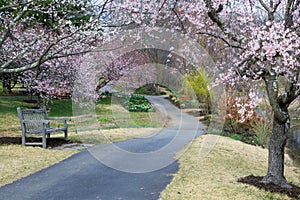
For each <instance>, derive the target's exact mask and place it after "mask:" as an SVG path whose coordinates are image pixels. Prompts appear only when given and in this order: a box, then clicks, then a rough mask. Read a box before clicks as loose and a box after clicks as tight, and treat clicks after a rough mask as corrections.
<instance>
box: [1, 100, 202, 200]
mask: <svg viewBox="0 0 300 200" xmlns="http://www.w3.org/2000/svg"><path fill="white" fill-rule="evenodd" d="M147 98H148V99H149V100H150V101H151V102H152V103H153V104H155V105H156V107H157V108H158V109H161V111H162V112H164V113H165V114H166V115H168V116H169V117H170V118H171V124H170V125H169V126H168V127H167V128H164V129H162V130H161V131H160V132H158V133H156V134H153V135H152V136H149V137H144V138H137V139H130V140H126V141H122V142H118V143H114V144H106V145H97V146H95V147H93V148H90V149H88V150H84V151H81V152H79V153H78V154H76V155H73V156H72V157H70V158H68V159H66V160H64V161H62V162H60V163H58V164H56V165H53V166H51V167H49V168H47V169H44V170H42V171H40V172H38V173H35V174H33V175H30V176H28V177H25V178H23V179H20V180H18V181H15V182H13V183H12V184H8V185H6V186H3V187H1V188H0V199H1V200H27V199H28V200H29V199H30V200H40V199H45V200H94V199H102V200H123V199H124V200H125V199H128V200H135V199H136V200H152V199H158V198H159V194H160V192H161V191H162V190H163V189H164V188H165V187H166V186H167V184H168V183H170V181H171V179H172V177H171V176H169V174H173V173H176V172H177V170H178V163H177V161H176V160H175V159H174V156H175V154H176V152H178V151H179V150H180V149H182V148H183V146H184V145H186V144H187V143H189V142H190V141H191V140H192V139H194V138H195V137H197V136H199V135H201V134H203V133H204V129H205V127H204V126H203V125H202V124H200V123H199V122H198V121H197V120H196V119H195V118H193V117H192V116H190V115H187V114H185V113H182V112H181V111H180V110H179V109H178V108H176V107H175V106H173V105H172V104H171V103H170V102H169V101H168V100H166V99H164V98H163V97H152V96H148V97H147Z"/></svg>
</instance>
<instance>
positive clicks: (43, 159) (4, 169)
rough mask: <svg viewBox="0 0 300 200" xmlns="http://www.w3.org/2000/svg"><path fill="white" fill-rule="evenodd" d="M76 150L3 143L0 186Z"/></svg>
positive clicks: (1, 147)
mask: <svg viewBox="0 0 300 200" xmlns="http://www.w3.org/2000/svg"><path fill="white" fill-rule="evenodd" d="M76 152H77V151H61V150H60V151H59V150H51V149H43V148H40V147H28V146H26V147H25V146H21V145H1V146H0V160H1V162H0V186H3V185H5V184H8V183H11V182H13V181H15V180H17V179H20V178H22V177H25V176H28V175H30V174H32V173H35V172H37V171H39V170H41V169H44V168H46V167H48V166H50V165H53V164H55V163H58V162H59V161H61V160H63V159H66V158H68V157H69V156H71V155H73V154H75V153H76Z"/></svg>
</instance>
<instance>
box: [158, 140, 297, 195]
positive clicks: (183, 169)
mask: <svg viewBox="0 0 300 200" xmlns="http://www.w3.org/2000/svg"><path fill="white" fill-rule="evenodd" d="M207 137H218V136H214V135H205V136H201V137H199V138H198V139H196V140H195V141H194V142H193V143H192V144H191V146H189V148H188V149H187V150H186V152H184V153H183V154H182V156H181V157H180V158H179V163H180V169H179V171H178V173H177V174H175V175H174V179H173V181H172V182H171V183H170V184H169V185H168V186H167V188H166V189H165V190H164V191H163V192H162V194H161V198H160V199H161V200H170V199H172V200H177V199H178V200H179V199H182V200H186V199H188V200H193V199H195V200H199V199H201V200H202V199H204V200H206V199H207V200H213V199H216V200H219V199H222V200H226V199H228V200H235V199H236V200H256V199H257V200H262V199H277V200H283V199H290V198H289V197H287V196H285V195H279V194H273V193H270V192H266V191H263V190H260V189H257V188H256V187H253V186H250V185H246V184H242V183H238V182H237V179H238V178H240V177H245V176H248V175H251V174H252V175H255V176H263V175H265V174H266V171H267V156H268V154H267V150H266V149H262V148H260V147H255V146H251V145H247V144H244V143H242V142H240V141H236V140H232V139H230V138H225V137H219V138H218V142H217V144H216V145H215V146H214V148H213V149H212V151H211V152H210V153H209V154H208V155H207V156H206V157H205V158H202V157H201V156H199V155H200V154H199V149H200V147H201V143H202V142H203V139H204V138H207ZM178 155H179V154H178ZM285 167H286V168H285V172H286V177H287V179H288V181H290V182H292V183H293V184H295V185H298V186H299V184H300V169H299V168H296V167H293V166H292V161H291V160H290V159H289V158H288V157H287V158H286V166H285Z"/></svg>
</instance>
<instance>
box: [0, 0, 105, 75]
mask: <svg viewBox="0 0 300 200" xmlns="http://www.w3.org/2000/svg"><path fill="white" fill-rule="evenodd" d="M104 7H105V2H103V3H101V5H95V4H93V3H92V2H90V1H88V0H86V1H72V0H64V1H57V0H51V1H46V0H45V1H44V0H41V1H1V2H0V19H1V21H0V23H1V26H0V54H1V58H0V72H19V71H24V70H27V69H33V68H37V67H39V66H40V65H42V64H43V63H45V62H47V61H48V60H51V59H56V58H62V57H66V56H70V55H75V54H81V53H84V52H87V51H89V50H90V49H91V47H90V46H89V45H88V46H85V47H86V48H76V47H77V46H79V47H82V44H83V43H86V42H87V41H85V40H86V38H89V40H88V41H89V42H90V45H91V44H93V42H94V41H93V39H97V40H99V37H100V36H101V34H102V28H101V23H100V18H101V15H102V14H103V12H104ZM100 8H102V9H100ZM74 47H75V48H74ZM66 49H67V50H68V51H65V50H66ZM78 49H80V51H77V50H78Z"/></svg>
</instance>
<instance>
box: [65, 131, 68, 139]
mask: <svg viewBox="0 0 300 200" xmlns="http://www.w3.org/2000/svg"><path fill="white" fill-rule="evenodd" d="M64 132H65V140H67V139H68V129H67V130H65V131H64Z"/></svg>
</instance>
